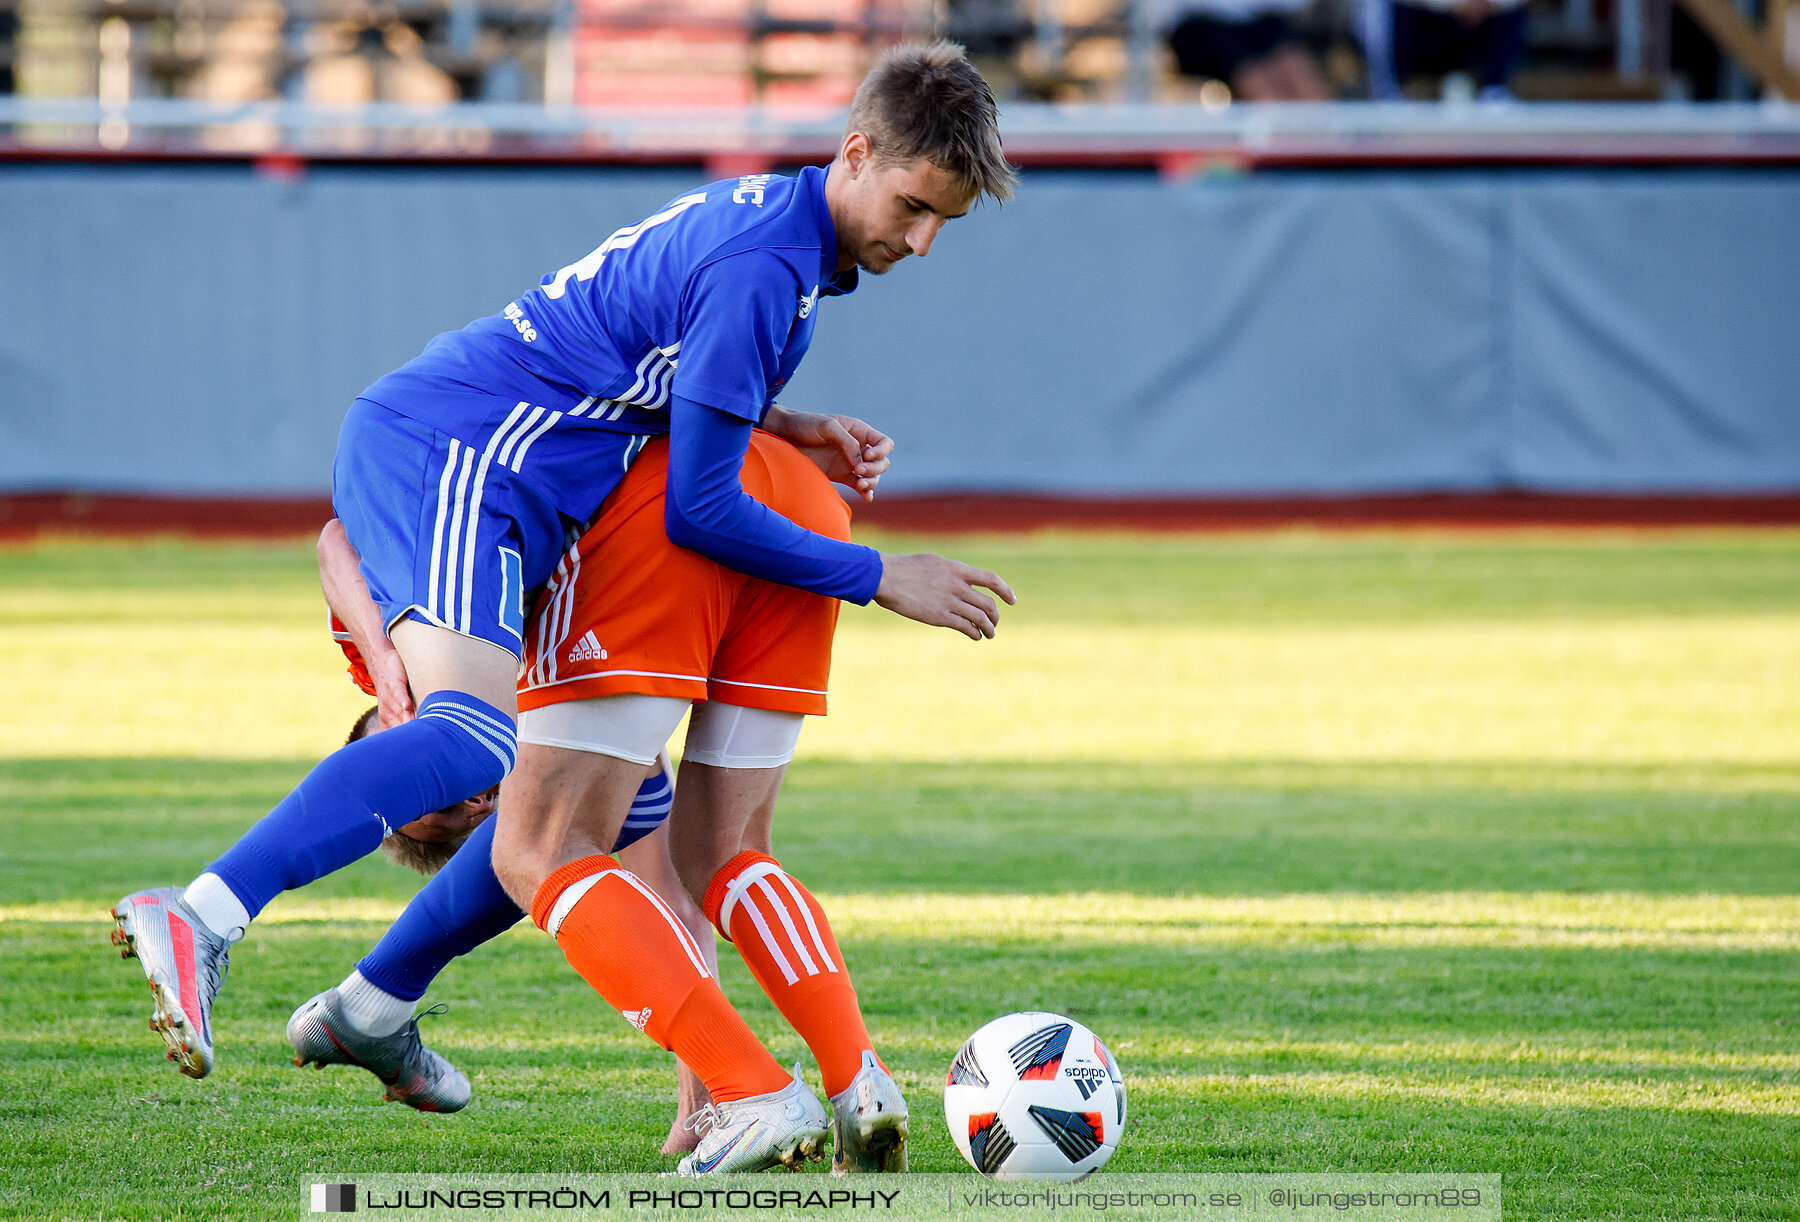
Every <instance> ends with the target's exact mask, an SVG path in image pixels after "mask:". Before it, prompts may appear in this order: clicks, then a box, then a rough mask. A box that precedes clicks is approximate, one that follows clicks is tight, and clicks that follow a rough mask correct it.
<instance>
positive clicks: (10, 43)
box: [0, 5, 19, 94]
mask: <svg viewBox="0 0 1800 1222" xmlns="http://www.w3.org/2000/svg"><path fill="white" fill-rule="evenodd" d="M18 44H19V14H18V12H17V11H16V10H15V9H14V8H12V7H11V6H10V5H9V6H7V7H6V8H0V94H5V93H13V92H15V90H16V86H15V85H14V80H15V78H14V76H13V62H14V57H16V56H17V55H18V54H19V50H18Z"/></svg>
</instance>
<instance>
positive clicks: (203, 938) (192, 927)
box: [112, 887, 231, 1078]
mask: <svg viewBox="0 0 1800 1222" xmlns="http://www.w3.org/2000/svg"><path fill="white" fill-rule="evenodd" d="M112 917H113V933H112V940H113V945H114V946H117V947H119V957H120V958H122V959H136V960H137V961H138V962H139V963H140V964H141V965H142V966H143V969H144V975H145V976H147V977H149V980H150V995H151V996H152V997H153V998H154V999H155V1005H154V1007H153V1008H152V1009H151V1011H150V1029H151V1030H152V1031H155V1032H158V1033H160V1034H161V1035H162V1037H163V1042H164V1043H165V1044H167V1045H168V1046H169V1051H168V1057H169V1059H170V1060H171V1061H174V1062H175V1064H176V1065H177V1066H179V1067H180V1069H181V1072H182V1073H184V1074H186V1075H187V1076H188V1077H190V1078H204V1077H205V1076H206V1075H207V1074H209V1073H211V1072H212V1067H213V1037H212V1007H213V998H215V997H217V996H218V995H219V987H220V986H221V985H223V984H224V983H225V973H226V972H227V971H229V970H230V966H231V943H230V942H228V941H226V940H225V939H224V938H221V937H219V936H218V935H217V934H215V933H213V931H212V930H210V929H208V928H207V927H206V925H205V923H204V922H203V921H201V920H200V918H199V917H197V916H195V915H194V910H193V909H192V908H189V907H188V906H187V905H186V904H185V903H183V902H182V898H181V888H180V887H154V888H152V889H150V890H149V891H133V892H132V893H131V894H130V895H128V896H126V897H125V898H124V899H122V900H120V901H119V902H118V903H117V904H115V905H113V910H112Z"/></svg>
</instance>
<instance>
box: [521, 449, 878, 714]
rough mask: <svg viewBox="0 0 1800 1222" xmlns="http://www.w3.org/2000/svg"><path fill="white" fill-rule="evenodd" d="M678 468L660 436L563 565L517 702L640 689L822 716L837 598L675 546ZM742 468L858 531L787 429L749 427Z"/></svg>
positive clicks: (810, 512)
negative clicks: (672, 489)
mask: <svg viewBox="0 0 1800 1222" xmlns="http://www.w3.org/2000/svg"><path fill="white" fill-rule="evenodd" d="M668 468H669V455H668V442H667V440H666V439H660V438H659V439H658V440H656V441H653V442H651V443H650V444H649V445H648V446H647V447H645V449H644V452H643V454H642V455H640V456H639V458H638V460H637V461H636V462H634V463H633V464H632V466H631V470H630V471H629V472H627V473H626V475H625V479H624V480H623V482H621V483H620V485H619V486H618V488H616V489H614V490H613V494H612V495H611V496H610V497H608V498H607V500H606V503H605V504H604V505H602V506H601V507H600V515H599V517H598V518H596V519H595V522H594V525H593V526H591V527H590V528H589V529H588V531H587V533H586V534H584V535H583V536H582V537H581V539H580V541H579V542H578V543H577V544H576V545H575V546H574V547H573V548H571V549H570V550H569V552H568V553H567V554H566V555H565V556H564V557H563V559H562V562H561V563H560V564H558V565H557V568H556V572H555V573H554V574H552V576H551V578H550V581H549V583H548V584H547V585H546V586H545V587H544V592H543V595H542V596H541V597H540V598H539V599H538V603H537V607H536V610H535V612H534V613H533V617H532V620H531V622H530V625H529V626H528V627H527V628H526V630H525V659H524V663H523V669H522V670H521V671H520V679H519V708H520V710H521V711H523V710H525V709H537V708H543V707H544V706H546V705H551V704H558V703H561V702H563V701H567V700H586V699H589V698H592V697H596V696H616V695H619V694H621V693H625V692H637V693H641V694H643V695H647V696H676V697H680V698H683V699H688V700H717V701H720V702H722V703H725V704H734V705H739V706H742V707H745V708H753V709H772V710H775V711H778V712H786V713H806V714H811V715H814V716H821V715H823V714H824V712H825V692H826V686H827V683H828V680H829V678H830V675H831V638H832V634H833V633H834V632H835V631H836V630H837V617H838V600H837V599H835V598H827V597H825V596H824V595H822V594H811V593H808V592H806V591H804V590H796V589H794V588H793V587H792V586H784V585H777V584H775V583H773V582H768V581H761V580H758V579H756V578H754V577H748V576H745V575H744V574H742V573H739V572H736V571H734V570H732V569H728V568H724V567H722V566H721V565H718V564H715V563H714V562H713V561H711V560H708V559H706V558H705V557H704V556H701V555H700V554H698V553H697V552H691V551H688V550H686V549H685V548H680V547H676V546H675V545H674V544H673V543H670V542H669V536H668V532H667V530H666V528H665V527H664V525H663V501H664V496H665V491H666V488H667V483H668ZM742 478H743V484H744V491H746V492H748V493H749V494H750V495H751V496H753V497H755V498H756V499H757V500H759V501H761V502H762V503H763V504H765V505H767V506H768V507H769V508H770V509H773V510H774V511H775V512H777V513H779V514H782V515H783V516H784V517H787V518H789V519H791V520H793V521H794V522H796V523H798V524H799V525H801V526H804V527H806V528H807V529H808V530H812V531H817V532H818V533H820V534H823V535H829V536H831V537H832V538H834V539H846V540H847V539H849V537H850V508H849V506H848V505H846V504H845V503H844V501H843V500H842V499H841V498H840V497H839V496H838V494H837V493H836V492H835V491H834V490H833V489H832V486H831V482H830V481H829V480H827V479H826V478H825V475H824V473H823V472H822V471H820V470H819V468H818V467H816V466H814V465H813V462H812V460H811V459H809V458H807V457H806V455H804V454H802V453H801V452H800V451H799V450H797V449H795V448H794V447H793V446H791V445H789V444H788V443H787V442H785V441H782V440H781V439H780V438H778V437H775V436H773V435H772V434H769V433H764V432H762V431H761V430H758V431H757V432H755V433H753V434H752V435H751V440H750V448H749V452H748V453H747V454H746V455H745V458H744V470H743V477H742Z"/></svg>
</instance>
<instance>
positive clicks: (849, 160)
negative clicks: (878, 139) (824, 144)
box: [838, 132, 874, 178]
mask: <svg viewBox="0 0 1800 1222" xmlns="http://www.w3.org/2000/svg"><path fill="white" fill-rule="evenodd" d="M873 151H874V146H873V145H872V144H870V143H869V137H868V136H867V135H865V134H864V133H862V132H851V133H850V134H849V135H847V136H845V137H844V145H843V147H842V148H841V149H839V150H838V156H839V157H840V158H842V159H843V162H844V168H845V169H847V170H849V171H850V177H852V178H856V177H858V176H860V175H861V174H862V172H863V167H864V166H866V165H868V164H869V155H870V154H871V153H872V152H873Z"/></svg>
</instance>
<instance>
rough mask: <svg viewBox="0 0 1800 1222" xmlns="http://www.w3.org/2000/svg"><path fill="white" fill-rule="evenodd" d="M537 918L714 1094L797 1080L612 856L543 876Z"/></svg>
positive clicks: (654, 900) (614, 1002)
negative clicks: (786, 1069) (757, 1036)
mask: <svg viewBox="0 0 1800 1222" xmlns="http://www.w3.org/2000/svg"><path fill="white" fill-rule="evenodd" d="M531 919H532V920H533V921H535V922H537V925H538V928H540V929H542V930H544V931H545V932H546V933H548V934H550V936H552V937H553V938H555V939H556V944H557V945H558V946H560V947H562V952H563V954H564V955H565V956H566V957H567V958H568V960H569V963H570V965H571V966H572V967H574V969H575V970H576V971H577V972H579V973H580V974H581V978H582V979H583V980H585V981H587V982H588V983H589V984H591V985H593V986H594V988H595V990H596V991H597V992H599V994H600V996H602V997H604V998H606V1000H607V1004H609V1005H611V1006H612V1007H613V1008H614V1009H616V1010H617V1011H619V1013H620V1014H622V1015H624V1016H625V1021H626V1022H628V1023H630V1024H631V1025H632V1026H634V1027H636V1028H637V1029H638V1030H640V1031H642V1032H643V1033H644V1034H645V1035H647V1036H649V1037H650V1038H651V1039H653V1040H655V1041H656V1042H657V1043H658V1044H660V1045H661V1046H662V1047H664V1048H667V1049H670V1050H671V1051H673V1052H674V1053H675V1054H676V1055H677V1056H679V1057H680V1058H681V1059H682V1060H683V1061H686V1062H687V1065H688V1068H690V1069H692V1070H693V1071H694V1073H695V1074H696V1075H698V1076H699V1078H700V1080H701V1081H702V1082H705V1083H706V1089H707V1090H709V1091H711V1092H712V1097H713V1099H714V1100H715V1101H717V1102H719V1103H729V1102H730V1101H732V1100H733V1099H742V1098H745V1097H746V1096H749V1095H763V1094H767V1093H769V1092H770V1091H777V1090H780V1089H782V1088H783V1087H785V1086H786V1085H787V1084H788V1083H789V1082H791V1081H792V1080H793V1079H792V1078H790V1077H789V1076H788V1074H787V1073H786V1072H784V1071H783V1070H782V1068H781V1066H780V1065H778V1064H776V1062H775V1058H774V1057H772V1056H770V1055H769V1052H768V1049H766V1048H764V1047H763V1046H762V1042H761V1041H760V1040H758V1039H757V1038H756V1035H755V1033H754V1032H752V1031H751V1030H750V1028H749V1027H748V1026H746V1025H745V1023H744V1020H743V1019H742V1018H740V1017H738V1013H737V1011H736V1010H733V1009H732V1008H731V1003H730V1002H729V1001H727V1000H726V999H725V994H724V993H722V992H720V991H719V982H718V981H716V980H714V979H713V977H712V973H711V972H708V971H707V970H706V960H705V959H704V958H702V957H701V955H700V948H699V947H698V946H696V945H695V944H694V939H693V937H692V936H691V935H690V934H689V933H688V931H687V930H686V928H684V927H683V926H682V924H681V921H680V920H679V919H678V918H677V917H676V916H675V914H674V913H673V912H671V911H669V908H668V905H666V904H664V903H663V902H662V900H661V899H660V898H658V897H657V894H656V892H654V891H652V890H651V889H650V887H649V885H648V884H647V883H645V882H644V881H643V880H642V879H640V878H638V876H637V875H635V874H633V873H631V872H630V871H629V870H625V869H622V868H620V866H619V863H618V862H617V861H614V860H613V859H612V858H611V857H584V858H582V859H581V860H580V861H575V862H570V863H569V864H568V865H566V866H564V867H562V869H560V870H558V871H557V872H556V873H554V874H552V875H551V876H550V877H549V878H547V879H545V880H544V884H543V886H541V887H539V888H538V893H537V897H536V899H535V900H533V901H532V905H531Z"/></svg>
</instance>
